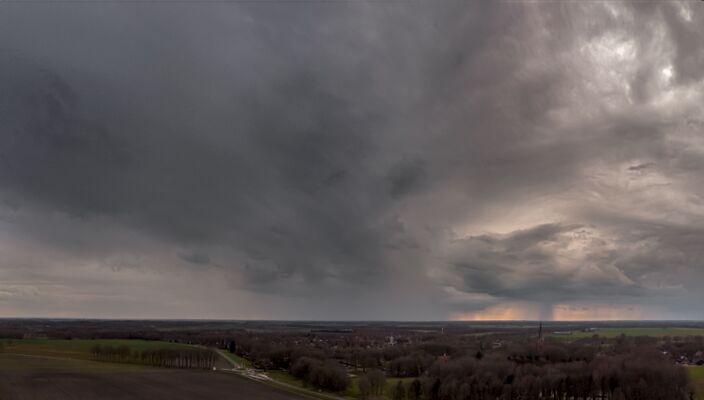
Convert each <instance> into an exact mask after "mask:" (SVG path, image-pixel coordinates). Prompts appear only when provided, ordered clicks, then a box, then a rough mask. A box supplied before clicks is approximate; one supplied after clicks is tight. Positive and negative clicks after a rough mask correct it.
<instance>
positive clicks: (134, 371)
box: [0, 354, 304, 400]
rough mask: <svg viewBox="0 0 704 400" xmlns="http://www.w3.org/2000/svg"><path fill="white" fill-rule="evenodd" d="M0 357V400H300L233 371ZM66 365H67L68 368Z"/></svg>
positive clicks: (11, 356) (10, 356)
mask: <svg viewBox="0 0 704 400" xmlns="http://www.w3.org/2000/svg"><path fill="white" fill-rule="evenodd" d="M62 364H63V362H62V361H60V360H55V359H53V360H47V359H41V358H31V357H20V356H13V355H9V354H5V355H2V356H1V357H0V399H1V400H95V399H101V400H123V399H125V400H126V399H137V400H139V399H144V400H147V399H149V400H159V399H169V400H193V399H213V400H218V399H242V400H300V399H304V397H301V396H297V395H295V394H292V393H288V392H284V391H282V390H279V389H276V388H274V387H271V386H268V385H266V384H263V383H259V382H255V381H252V380H249V379H247V378H243V377H240V376H238V375H235V374H231V373H225V372H213V371H194V370H171V369H156V368H130V367H124V368H123V367H119V366H117V367H115V368H106V367H105V365H104V364H103V365H98V364H100V363H93V362H87V361H83V362H81V364H77V363H75V362H73V361H71V362H69V361H67V362H66V365H62ZM64 367H65V368H64Z"/></svg>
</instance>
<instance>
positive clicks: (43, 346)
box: [3, 339, 187, 359]
mask: <svg viewBox="0 0 704 400" xmlns="http://www.w3.org/2000/svg"><path fill="white" fill-rule="evenodd" d="M3 344H4V350H5V352H6V353H21V354H34V355H45V356H53V357H65V358H78V359H90V358H91V355H90V349H91V348H92V347H93V346H95V345H98V344H99V345H101V346H113V347H118V346H127V347H129V348H130V350H155V349H163V348H175V349H178V348H183V347H185V346H187V345H185V344H179V343H170V342H162V341H156V340H122V339H99V340H83V339H74V340H56V339H21V340H12V341H6V342H5V343H3Z"/></svg>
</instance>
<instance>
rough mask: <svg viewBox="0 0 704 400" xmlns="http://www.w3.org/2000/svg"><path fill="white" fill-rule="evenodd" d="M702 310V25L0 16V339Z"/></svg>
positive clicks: (516, 15) (236, 6) (674, 21)
mask: <svg viewBox="0 0 704 400" xmlns="http://www.w3.org/2000/svg"><path fill="white" fill-rule="evenodd" d="M702 304H704V2H701V1H683V2H676V1H661V2H623V3H620V2H617V1H586V2H570V3H568V4H565V3H559V2H553V1H546V2H541V1H526V2H522V1H506V2H498V1H493V2H489V1H486V2H484V1H482V2H478V1H477V2H469V1H440V2H435V1H433V2H424V1H411V2H385V1H335V2H325V1H312V2H305V1H304V2H300V1H293V2H286V1H277V2H262V3H257V2H229V3H228V2H210V3H198V2H177V3H174V2H168V3H167V2H162V3H160V2H158V1H157V2H149V3H134V2H128V3H120V2H102V3H101V2H61V1H56V2H35V3H27V2H0V316H5V317H12V316H18V317H29V316H55V317H106V318H124V317H134V318H228V319H338V320H340V319H395V320H399V319H403V320H428V319H432V320H443V319H507V318H509V319H510V318H515V319H634V318H635V319H640V318H643V319H702V318H704V307H702Z"/></svg>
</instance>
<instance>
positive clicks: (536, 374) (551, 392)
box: [235, 335, 699, 400]
mask: <svg viewBox="0 0 704 400" xmlns="http://www.w3.org/2000/svg"><path fill="white" fill-rule="evenodd" d="M293 338H296V339H293ZM428 339H429V340H428V341H427V342H420V343H418V344H409V345H402V346H399V345H394V346H380V347H378V348H373V347H361V346H344V345H341V343H340V341H339V338H334V339H331V340H330V341H327V340H323V339H321V338H318V337H311V338H310V339H309V341H308V342H307V343H303V342H302V341H301V338H300V337H297V336H294V337H286V336H281V335H276V336H275V337H273V336H272V337H267V335H258V336H252V335H247V336H242V337H240V338H239V343H240V344H239V345H237V346H235V347H236V351H237V352H239V354H240V355H241V356H243V357H248V358H249V359H251V360H252V361H254V362H255V363H257V364H258V365H259V366H261V367H263V368H269V369H288V370H290V371H291V373H292V374H293V375H295V376H297V377H299V378H301V379H303V380H304V381H306V382H308V383H310V384H311V385H314V386H318V387H322V388H325V389H329V390H342V389H344V387H345V386H344V385H343V384H342V382H344V380H342V379H341V380H339V381H335V380H334V379H333V378H332V377H333V376H341V374H340V372H339V371H340V370H341V366H346V367H347V368H348V370H349V371H350V372H351V373H354V374H356V375H359V377H360V378H359V379H358V385H359V392H360V393H361V394H362V396H363V397H373V396H375V395H380V394H384V393H385V394H387V395H389V396H390V397H391V398H393V399H399V400H400V399H427V400H470V399H471V400H484V399H506V400H508V399H515V400H519V399H575V400H577V399H585V400H586V399H602V400H607V399H609V400H610V399H614V400H621V399H628V400H631V399H632V400H650V399H652V400H658V399H660V400H662V399H688V398H690V396H691V390H690V388H689V385H688V378H687V374H686V371H685V370H684V368H683V367H681V366H679V365H677V364H676V363H674V362H673V359H672V357H671V356H670V355H669V354H664V353H667V351H664V350H663V348H665V347H666V348H671V347H674V348H677V349H679V350H680V351H694V350H693V349H696V348H697V343H698V340H699V339H695V340H691V341H686V340H678V341H673V340H672V339H669V340H664V339H655V338H631V337H625V336H624V337H620V338H616V339H608V340H607V339H603V338H599V337H594V338H590V339H584V340H580V341H577V342H574V343H566V342H561V341H556V340H547V341H542V340H541V341H538V340H537V339H535V338H529V339H526V338H520V337H514V338H504V339H503V340H500V341H498V340H496V341H494V342H492V343H487V340H488V339H490V338H489V337H483V338H481V339H480V338H478V337H456V336H444V337H439V336H438V337H434V338H428ZM323 343H325V344H323ZM348 344H349V343H348ZM306 347H308V349H306ZM495 347H496V348H495ZM687 349H689V350H687ZM303 354H305V356H303ZM302 366H306V367H302ZM310 366H315V367H310ZM327 376H329V377H330V378H325V379H322V378H321V377H327ZM385 377H414V378H415V379H413V380H406V382H405V383H397V384H396V385H392V386H390V387H386V385H384V383H383V380H384V378H385ZM332 382H336V383H332ZM380 382H381V383H380Z"/></svg>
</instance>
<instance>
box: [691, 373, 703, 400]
mask: <svg viewBox="0 0 704 400" xmlns="http://www.w3.org/2000/svg"><path fill="white" fill-rule="evenodd" d="M687 370H688V371H689V377H690V379H692V383H693V385H694V390H695V391H696V393H697V400H704V366H702V367H693V366H692V367H687Z"/></svg>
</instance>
